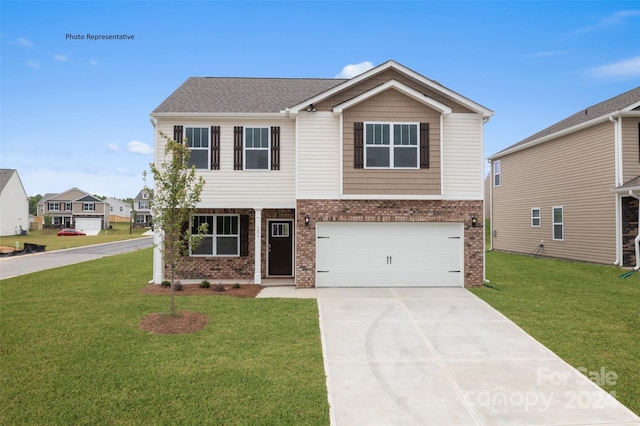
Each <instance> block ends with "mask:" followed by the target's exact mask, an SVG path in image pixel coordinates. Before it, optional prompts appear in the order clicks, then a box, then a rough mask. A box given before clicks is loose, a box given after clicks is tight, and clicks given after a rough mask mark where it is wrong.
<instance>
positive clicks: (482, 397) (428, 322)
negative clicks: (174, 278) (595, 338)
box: [259, 287, 640, 426]
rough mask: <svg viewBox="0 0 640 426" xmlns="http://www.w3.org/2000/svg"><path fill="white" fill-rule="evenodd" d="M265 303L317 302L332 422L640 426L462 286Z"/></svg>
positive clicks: (270, 292)
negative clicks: (312, 300)
mask: <svg viewBox="0 0 640 426" xmlns="http://www.w3.org/2000/svg"><path fill="white" fill-rule="evenodd" d="M259 297H317V299H318V308H319V313H320V328H321V336H322V346H323V355H324V362H325V370H326V372H327V388H328V391H329V403H330V407H331V412H330V415H331V424H332V425H339V426H342V425H349V426H354V425H368V426H371V425H430V424H433V425H640V418H639V417H638V416H636V415H635V414H633V413H632V412H631V411H630V410H629V409H627V408H626V407H625V406H623V405H622V404H620V403H619V402H618V401H617V400H616V399H614V398H613V397H612V396H611V395H609V394H608V393H607V392H605V391H604V390H602V389H601V388H600V387H598V386H597V385H596V384H595V383H593V382H592V381H591V380H589V379H588V378H586V377H585V376H584V375H583V374H581V373H580V372H579V371H578V370H576V369H574V368H573V367H571V366H570V365H568V364H567V363H566V362H564V361H563V360H562V359H560V358H559V357H558V356H556V355H555V354H553V353H552V352H551V351H550V350H548V349H547V348H546V347H545V346H543V345H542V344H540V343H539V342H537V341H536V340H534V339H533V338H532V337H531V336H529V335H528V334H527V333H525V332H524V331H523V330H522V329H520V328H519V327H518V326H516V325H515V324H514V323H513V322H511V321H510V320H508V319H507V318H506V317H505V316H503V315H502V314H500V313H499V312H497V311H496V310H495V309H493V308H492V307H490V306H489V305H488V304H486V303H485V302H484V301H482V300H481V299H479V298H478V297H476V296H475V295H473V294H472V293H470V292H469V291H467V290H465V289H461V288H456V289H447V288H419V289H409V288H396V289H387V288H376V289H373V288H368V289H365V288H359V289H345V288H337V289H328V288H327V289H295V288H293V287H269V288H266V289H265V290H263V292H261V294H260V296H259ZM599 368H600V367H599ZM602 368H606V367H605V366H602ZM589 373H590V372H587V374H589ZM598 373H601V370H598ZM607 373H609V372H607ZM611 373H615V372H611ZM590 376H592V374H590ZM609 376H610V377H612V376H611V375H609Z"/></svg>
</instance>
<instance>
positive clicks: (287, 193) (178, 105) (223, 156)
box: [151, 61, 493, 287]
mask: <svg viewBox="0 0 640 426" xmlns="http://www.w3.org/2000/svg"><path fill="white" fill-rule="evenodd" d="M492 115H493V111H491V110H489V109H487V108H485V107H484V106H482V105H480V104H478V103H476V102H474V101H472V100H470V99H468V98H466V97H464V96H462V95H460V94H458V93H456V92H454V91H453V90H451V89H449V88H447V87H445V86H443V85H442V84H440V83H438V82H436V81H434V80H430V79H429V78H427V77H425V76H423V75H421V74H419V73H417V72H415V71H413V70H411V69H409V68H407V67H405V66H403V65H401V64H399V63H397V62H395V61H388V62H385V63H383V64H381V65H379V66H377V67H375V68H373V69H371V70H369V71H366V72H364V73H362V74H360V75H358V76H356V77H353V78H351V79H336V78H332V79H322V78H234V77H229V78H226V77H191V78H189V79H188V80H187V81H185V82H184V83H183V84H182V85H181V86H180V87H179V88H177V89H176V90H175V91H174V92H173V93H172V94H171V95H170V96H169V97H168V98H167V99H166V100H165V101H164V102H162V103H161V104H160V105H159V106H158V107H157V108H156V109H155V110H154V111H153V112H152V113H151V122H152V124H153V126H154V146H155V156H154V161H155V162H156V164H158V165H160V164H161V163H162V162H163V161H164V155H165V152H164V151H165V139H164V138H163V137H162V136H161V133H163V134H165V135H170V136H171V137H172V138H173V139H174V140H176V141H178V142H182V143H185V144H187V146H188V147H189V148H190V150H191V162H192V164H193V165H195V167H196V169H197V173H198V174H199V175H200V176H202V177H203V178H204V179H205V181H206V184H205V186H204V189H203V192H202V195H201V202H200V203H199V204H198V206H197V208H198V210H197V213H196V214H195V215H194V216H193V218H192V224H191V225H192V226H193V227H194V228H195V227H197V226H199V225H200V224H203V223H206V224H207V225H208V234H207V235H206V236H205V238H204V239H203V240H202V243H201V244H200V245H199V246H197V247H191V248H190V250H189V252H188V253H186V255H185V256H184V257H183V258H182V259H181V265H180V279H194V280H202V279H208V280H224V279H229V280H236V281H237V282H245V283H246V282H253V283H261V280H262V279H263V278H269V279H271V280H275V279H280V278H283V279H288V280H293V281H295V284H296V286H297V287H315V286H317V287H330V286H337V287H338V286H339V287H349V286H351V287H363V286H365V287H375V286H384V287H390V286H391V287H393V286H398V287H409V286H416V287H427V286H438V287H440V286H452V287H463V286H481V285H482V283H483V279H484V238H483V193H484V191H483V183H484V176H483V174H484V173H483V169H484V165H483V163H484V160H483V158H484V152H483V126H484V123H485V122H486V121H487V120H488V119H489V118H490V117H491V116H492ZM185 225H186V226H189V225H188V224H185ZM185 229H188V228H185ZM157 242H159V241H158V240H157ZM164 275H165V269H164V262H163V259H162V254H161V252H160V250H158V249H156V251H155V256H154V282H155V283H160V282H161V281H162V279H163V278H164Z"/></svg>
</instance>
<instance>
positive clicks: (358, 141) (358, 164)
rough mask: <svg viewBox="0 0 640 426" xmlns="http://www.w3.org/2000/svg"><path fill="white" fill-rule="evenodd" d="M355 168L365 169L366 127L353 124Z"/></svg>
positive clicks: (360, 123) (358, 123)
mask: <svg viewBox="0 0 640 426" xmlns="http://www.w3.org/2000/svg"><path fill="white" fill-rule="evenodd" d="M353 168H354V169H362V168H364V125H363V123H362V122H357V123H353Z"/></svg>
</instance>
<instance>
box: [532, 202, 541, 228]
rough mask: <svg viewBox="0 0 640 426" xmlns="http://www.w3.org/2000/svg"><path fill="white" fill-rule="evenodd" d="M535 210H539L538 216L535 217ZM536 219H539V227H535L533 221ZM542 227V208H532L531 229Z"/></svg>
mask: <svg viewBox="0 0 640 426" xmlns="http://www.w3.org/2000/svg"><path fill="white" fill-rule="evenodd" d="M535 210H537V211H538V216H534V215H533V212H534V211H535ZM534 219H538V224H537V225H535V224H534V223H533V220H534ZM540 226H542V212H541V210H540V207H533V208H531V227H532V228H540Z"/></svg>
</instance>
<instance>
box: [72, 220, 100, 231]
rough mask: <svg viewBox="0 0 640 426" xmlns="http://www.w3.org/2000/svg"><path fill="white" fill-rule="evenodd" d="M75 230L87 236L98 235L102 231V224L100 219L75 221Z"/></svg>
mask: <svg viewBox="0 0 640 426" xmlns="http://www.w3.org/2000/svg"><path fill="white" fill-rule="evenodd" d="M76 229H77V230H79V231H83V232H86V233H87V235H98V233H100V230H101V229H102V222H101V220H100V219H87V218H82V219H81V218H78V219H76Z"/></svg>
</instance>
